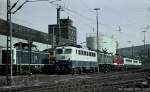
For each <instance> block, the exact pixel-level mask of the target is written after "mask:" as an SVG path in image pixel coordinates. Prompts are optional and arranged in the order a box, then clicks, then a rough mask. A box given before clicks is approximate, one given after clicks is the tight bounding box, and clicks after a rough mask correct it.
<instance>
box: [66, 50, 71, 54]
mask: <svg viewBox="0 0 150 92" xmlns="http://www.w3.org/2000/svg"><path fill="white" fill-rule="evenodd" d="M64 53H65V54H71V53H72V49H65V52H64Z"/></svg>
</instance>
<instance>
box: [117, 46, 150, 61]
mask: <svg viewBox="0 0 150 92" xmlns="http://www.w3.org/2000/svg"><path fill="white" fill-rule="evenodd" d="M118 53H119V54H120V55H122V56H124V57H130V58H139V57H142V56H149V55H150V44H146V45H139V46H132V47H126V48H120V49H118Z"/></svg>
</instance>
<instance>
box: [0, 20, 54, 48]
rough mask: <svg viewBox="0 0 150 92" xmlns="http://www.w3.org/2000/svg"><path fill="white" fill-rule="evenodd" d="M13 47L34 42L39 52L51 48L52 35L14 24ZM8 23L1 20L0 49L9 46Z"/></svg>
mask: <svg viewBox="0 0 150 92" xmlns="http://www.w3.org/2000/svg"><path fill="white" fill-rule="evenodd" d="M12 29H13V30H12V31H13V33H12V36H13V37H12V45H14V44H15V43H18V42H25V43H27V42H28V41H32V42H33V44H34V45H36V46H37V48H38V49H39V50H44V49H47V48H50V47H51V45H52V43H53V41H52V35H51V34H48V33H44V32H40V31H37V30H34V29H31V28H28V27H25V26H22V25H19V24H15V23H12ZM7 33H8V31H7V22H6V21H5V20H3V19H0V47H1V48H2V47H6V46H7ZM54 38H55V37H54Z"/></svg>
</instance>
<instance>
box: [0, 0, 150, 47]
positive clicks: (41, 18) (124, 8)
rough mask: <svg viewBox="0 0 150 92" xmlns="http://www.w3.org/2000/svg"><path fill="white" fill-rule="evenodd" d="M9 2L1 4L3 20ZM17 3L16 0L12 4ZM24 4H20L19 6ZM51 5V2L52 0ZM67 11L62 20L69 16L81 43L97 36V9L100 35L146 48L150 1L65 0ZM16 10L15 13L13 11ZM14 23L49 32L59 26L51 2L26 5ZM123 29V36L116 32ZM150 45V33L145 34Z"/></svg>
mask: <svg viewBox="0 0 150 92" xmlns="http://www.w3.org/2000/svg"><path fill="white" fill-rule="evenodd" d="M6 1H7V0H0V18H4V19H6ZM11 1H12V3H14V2H15V1H16V0H11ZM24 1H25V0H20V2H19V3H18V6H19V5H21V4H22V3H23V2H24ZM50 1H52V0H50ZM61 5H62V6H63V7H65V8H64V9H63V10H64V11H62V12H61V18H67V16H69V17H70V18H71V19H72V20H73V22H74V26H76V27H77V34H78V35H77V37H78V38H77V39H78V43H80V42H83V41H85V40H86V33H91V32H93V28H94V29H95V30H94V32H96V13H95V11H94V10H93V9H94V8H96V7H99V8H101V10H100V11H99V21H100V22H99V31H100V32H102V33H103V34H104V35H108V36H114V38H115V39H117V40H118V41H119V43H120V44H119V47H127V46H131V45H141V44H143V42H142V40H143V33H142V31H143V30H144V27H146V25H148V24H149V23H148V21H149V19H150V11H148V9H147V8H148V7H150V1H149V0H62V3H61ZM16 7H17V6H16ZM14 10H15V9H14ZM12 20H13V22H16V23H18V24H22V25H24V26H28V27H31V28H34V29H37V30H39V31H42V32H46V33H47V32H48V24H55V23H56V6H55V5H53V4H50V3H48V2H46V1H45V2H34V3H26V4H25V5H24V6H23V7H22V9H21V10H19V11H18V12H17V13H16V14H14V15H12ZM119 26H120V27H121V32H119V31H117V30H118V29H119V28H118V27H119ZM129 40H130V41H132V42H133V43H132V44H129V43H127V41H129ZM146 42H147V43H150V32H149V31H148V32H147V33H146Z"/></svg>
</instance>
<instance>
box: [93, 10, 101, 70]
mask: <svg viewBox="0 0 150 92" xmlns="http://www.w3.org/2000/svg"><path fill="white" fill-rule="evenodd" d="M94 10H95V11H96V20H97V33H96V34H97V36H96V39H97V40H96V41H97V61H98V55H99V40H98V38H99V37H98V36H99V35H98V33H99V32H98V11H99V10H100V8H95V9H94ZM98 72H99V65H98Z"/></svg>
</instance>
